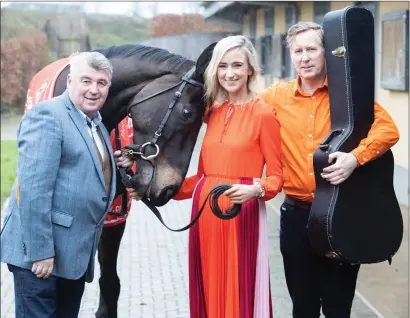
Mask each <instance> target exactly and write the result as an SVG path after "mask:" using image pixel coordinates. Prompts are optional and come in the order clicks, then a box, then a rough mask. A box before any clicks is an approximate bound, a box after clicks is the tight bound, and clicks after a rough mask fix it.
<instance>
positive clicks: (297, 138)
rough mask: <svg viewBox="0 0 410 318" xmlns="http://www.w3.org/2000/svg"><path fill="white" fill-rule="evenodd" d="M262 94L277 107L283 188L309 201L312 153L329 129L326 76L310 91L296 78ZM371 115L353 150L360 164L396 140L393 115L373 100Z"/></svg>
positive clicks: (312, 190) (312, 186)
mask: <svg viewBox="0 0 410 318" xmlns="http://www.w3.org/2000/svg"><path fill="white" fill-rule="evenodd" d="M261 96H262V98H263V99H264V100H265V102H266V103H268V104H270V105H271V106H272V107H274V108H275V109H276V112H277V117H278V119H279V122H280V124H281V135H282V161H283V169H284V170H283V176H284V185H283V190H284V192H285V194H287V195H289V196H292V197H295V198H297V199H299V200H303V201H309V202H310V201H312V200H313V198H314V193H315V189H316V182H315V174H314V171H313V154H314V152H315V150H316V149H317V148H318V146H319V145H320V143H321V142H322V141H323V140H324V139H325V137H326V136H327V135H328V134H329V132H330V129H331V122H330V104H329V94H328V85H327V78H326V80H325V82H324V84H323V86H322V87H320V88H318V89H317V90H316V91H315V92H314V93H313V94H307V93H305V92H304V91H303V90H302V88H301V86H300V80H299V78H298V79H296V80H293V81H289V82H286V83H278V84H273V85H271V86H270V87H268V88H267V89H266V90H265V91H263V92H262V94H261ZM374 117H375V120H374V123H373V124H372V126H371V129H370V131H369V133H368V136H367V137H366V138H365V139H363V140H362V141H361V142H360V144H359V146H358V147H357V148H355V149H354V150H352V153H353V154H354V155H355V156H356V158H357V160H358V163H359V165H363V164H365V163H366V162H368V161H370V160H373V159H375V158H377V157H379V156H381V155H382V154H383V153H385V152H386V151H387V150H388V149H390V148H391V147H392V146H393V145H394V144H395V143H396V142H397V141H398V140H399V132H398V130H397V127H396V125H395V124H394V122H393V120H392V118H391V117H390V115H389V114H388V113H387V112H386V111H385V110H384V109H383V108H382V107H381V106H380V105H379V104H378V103H377V102H376V101H375V102H374Z"/></svg>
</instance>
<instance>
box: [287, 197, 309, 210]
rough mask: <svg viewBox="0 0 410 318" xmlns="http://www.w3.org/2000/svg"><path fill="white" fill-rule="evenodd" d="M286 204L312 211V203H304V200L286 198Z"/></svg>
mask: <svg viewBox="0 0 410 318" xmlns="http://www.w3.org/2000/svg"><path fill="white" fill-rule="evenodd" d="M285 202H286V203H287V204H290V205H293V206H295V207H297V208H300V209H310V207H311V206H312V202H306V201H302V200H298V199H296V198H294V197H290V196H288V195H287V196H285Z"/></svg>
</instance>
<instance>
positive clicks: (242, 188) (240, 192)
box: [224, 184, 260, 204]
mask: <svg viewBox="0 0 410 318" xmlns="http://www.w3.org/2000/svg"><path fill="white" fill-rule="evenodd" d="M259 193H260V186H259V185H254V184H234V185H232V188H230V189H228V190H226V191H225V192H224V195H226V196H227V197H228V198H229V200H231V202H232V203H237V204H242V203H245V202H246V201H249V200H250V199H253V198H257V197H258V195H259Z"/></svg>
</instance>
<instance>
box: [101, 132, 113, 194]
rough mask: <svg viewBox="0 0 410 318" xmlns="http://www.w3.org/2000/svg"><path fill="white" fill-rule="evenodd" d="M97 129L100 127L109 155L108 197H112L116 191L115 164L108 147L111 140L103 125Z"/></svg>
mask: <svg viewBox="0 0 410 318" xmlns="http://www.w3.org/2000/svg"><path fill="white" fill-rule="evenodd" d="M99 127H100V130H101V133H102V135H103V138H104V142H105V144H106V146H107V150H108V153H109V155H110V160H111V167H112V175H111V188H110V189H111V194H109V195H110V196H114V195H115V192H116V191H115V189H116V178H115V177H116V176H115V173H116V168H115V167H116V164H115V160H114V153H113V150H112V147H111V146H110V145H111V140H110V135H109V133H108V131H107V129H106V128H105V126H104V125H103V124H100V125H99ZM113 190H114V191H113ZM111 199H114V198H113V197H112V198H111Z"/></svg>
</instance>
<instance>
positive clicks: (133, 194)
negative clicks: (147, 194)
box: [127, 188, 143, 201]
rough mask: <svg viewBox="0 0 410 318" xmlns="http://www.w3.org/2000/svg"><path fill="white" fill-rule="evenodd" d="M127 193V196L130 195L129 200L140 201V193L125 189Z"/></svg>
mask: <svg viewBox="0 0 410 318" xmlns="http://www.w3.org/2000/svg"><path fill="white" fill-rule="evenodd" d="M127 191H128V192H129V194H130V199H131V200H136V201H139V200H141V199H142V197H143V195H142V194H140V193H138V192H135V191H134V189H132V188H127Z"/></svg>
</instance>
